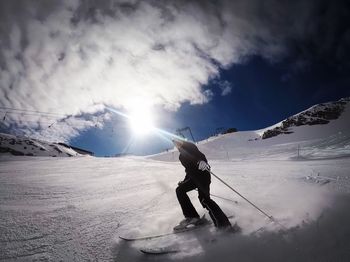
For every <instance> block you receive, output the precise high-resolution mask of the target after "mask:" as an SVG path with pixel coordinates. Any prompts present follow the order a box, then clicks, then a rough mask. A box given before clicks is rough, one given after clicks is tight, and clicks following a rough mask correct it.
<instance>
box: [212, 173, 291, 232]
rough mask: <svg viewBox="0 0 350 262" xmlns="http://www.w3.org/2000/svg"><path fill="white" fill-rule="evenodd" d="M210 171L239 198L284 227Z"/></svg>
mask: <svg viewBox="0 0 350 262" xmlns="http://www.w3.org/2000/svg"><path fill="white" fill-rule="evenodd" d="M210 173H211V174H212V175H213V176H214V177H216V178H217V179H218V180H219V181H220V182H221V183H223V184H224V185H225V186H227V187H228V188H230V189H231V190H232V191H233V192H235V193H236V194H237V195H239V196H240V197H241V198H243V199H244V200H245V201H247V202H248V203H249V204H251V205H252V206H253V207H255V208H256V209H257V210H259V211H260V212H261V213H263V214H264V215H265V216H267V217H268V218H269V219H270V220H271V221H273V222H275V223H277V224H278V225H280V226H282V227H283V228H285V226H283V225H282V224H280V223H279V222H278V221H276V220H275V219H274V217H273V216H271V215H269V214H267V213H266V212H264V211H263V210H262V209H260V208H259V207H258V206H256V205H255V204H254V203H252V202H251V201H250V200H249V199H247V198H246V197H244V196H243V195H242V194H240V193H239V192H238V191H237V190H235V189H234V188H233V187H231V186H230V185H229V184H227V183H226V182H225V181H224V180H222V179H221V178H220V177H218V176H217V175H215V174H214V173H213V172H212V171H210Z"/></svg>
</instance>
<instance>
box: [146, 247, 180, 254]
mask: <svg viewBox="0 0 350 262" xmlns="http://www.w3.org/2000/svg"><path fill="white" fill-rule="evenodd" d="M140 251H141V252H142V253H144V254H146V255H165V254H173V253H177V252H180V250H179V249H172V248H168V247H162V248H141V249H140Z"/></svg>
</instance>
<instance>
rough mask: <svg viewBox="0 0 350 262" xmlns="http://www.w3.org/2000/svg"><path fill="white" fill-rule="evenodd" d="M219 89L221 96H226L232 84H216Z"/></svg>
mask: <svg viewBox="0 0 350 262" xmlns="http://www.w3.org/2000/svg"><path fill="white" fill-rule="evenodd" d="M218 85H219V88H220V89H221V95H222V96H226V95H228V94H229V93H231V91H232V84H231V83H230V82H229V81H227V80H225V81H219V82H218Z"/></svg>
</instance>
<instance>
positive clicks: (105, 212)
mask: <svg viewBox="0 0 350 262" xmlns="http://www.w3.org/2000/svg"><path fill="white" fill-rule="evenodd" d="M211 165H212V168H213V171H214V172H215V173H216V174H218V175H219V176H220V177H221V178H222V179H224V180H225V181H226V182H227V183H229V184H230V185H232V186H233V187H234V188H235V189H236V190H238V191H239V192H240V193H242V194H243V195H244V196H246V197H247V198H248V199H250V200H251V201H253V202H254V203H255V204H256V205H258V206H259V207H260V208H262V209H263V210H265V211H266V212H268V213H269V214H272V215H273V216H274V217H275V218H276V219H278V221H280V222H281V223H283V225H284V226H285V227H286V228H287V229H286V230H284V231H280V229H281V228H280V227H279V226H278V225H276V224H273V223H270V222H269V221H268V219H266V217H264V216H263V215H262V214H261V213H259V212H258V211H257V210H256V209H254V208H253V207H252V206H250V205H249V204H247V203H246V202H245V201H244V200H242V199H240V198H239V197H238V196H237V195H236V194H234V193H233V192H232V191H230V190H229V189H228V188H226V187H225V186H224V185H223V184H221V183H219V182H218V181H217V180H215V179H214V178H213V181H212V188H211V193H212V194H214V195H215V196H220V197H224V198H225V199H229V200H225V199H221V198H217V197H214V196H213V199H215V201H217V203H218V204H219V205H220V206H221V207H222V209H223V210H224V211H225V212H226V213H227V214H228V215H234V216H235V217H234V218H233V219H232V222H235V221H236V222H237V223H238V224H239V225H240V226H241V228H242V233H241V234H239V235H233V236H230V235H228V236H225V235H220V232H216V231H215V229H214V228H212V227H209V228H207V229H205V230H203V231H193V232H189V233H186V234H182V235H177V236H170V237H165V238H161V239H155V240H152V241H140V242H135V243H127V242H123V241H122V240H120V239H118V236H120V235H121V236H143V235H149V234H158V233H163V232H169V231H171V230H172V227H173V226H174V225H176V224H177V223H178V222H179V221H180V220H181V219H182V213H181V209H180V207H179V204H178V202H177V199H176V195H175V188H176V185H177V181H179V180H182V179H183V177H184V170H183V168H182V167H181V165H180V164H179V163H177V162H176V163H175V162H160V161H153V160H147V159H144V158H117V159H116V158H113V159H111V158H105V159H104V158H93V157H89V158H46V157H45V158H42V157H36V158H30V157H21V156H20V157H13V156H3V157H0V214H1V220H0V243H1V245H0V260H1V261H14V260H16V261H118V262H129V261H133V262H135V261H136V262H137V261H140V262H141V261H191V262H193V261H195V262H196V261H200V262H212V261H224V262H226V261H227V262H228V261H269V262H270V261H305V262H306V261H307V262H310V261H315V262H316V261H317V262H318V261H344V262H345V261H349V258H350V254H349V250H350V244H349V239H348V237H349V235H350V226H349V223H348V222H349V220H350V208H349V207H350V206H349V203H350V197H349V196H350V195H349V193H350V175H349V169H350V161H349V158H340V159H333V160H314V161H293V160H279V159H274V160H273V159H267V158H266V159H264V161H259V160H255V159H250V160H242V161H223V160H221V161H211ZM321 178H327V179H328V181H329V182H328V183H324V182H322V183H321V182H320V183H317V182H314V181H319V180H320V179H321ZM189 195H190V197H191V199H192V202H193V204H194V205H195V207H196V208H197V210H198V212H199V214H201V215H202V214H204V213H205V210H204V209H203V208H202V207H201V205H200V204H199V201H198V199H197V195H196V192H195V191H193V192H191V193H189ZM230 199H231V200H232V201H230ZM234 201H237V203H236V202H234ZM207 216H208V214H207ZM260 227H265V230H263V231H261V232H260V233H259V234H252V232H254V231H255V230H257V229H259V228H260ZM167 245H172V246H175V247H178V248H180V249H181V252H179V253H176V254H171V255H166V256H160V257H147V256H145V255H143V254H142V253H141V252H140V251H139V248H142V247H153V246H156V247H159V246H167Z"/></svg>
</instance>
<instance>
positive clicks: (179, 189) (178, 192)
mask: <svg viewBox="0 0 350 262" xmlns="http://www.w3.org/2000/svg"><path fill="white" fill-rule="evenodd" d="M175 191H176V195H181V194H183V193H184V191H183V190H182V188H181V186H178V187H177V188H176V190H175Z"/></svg>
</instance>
